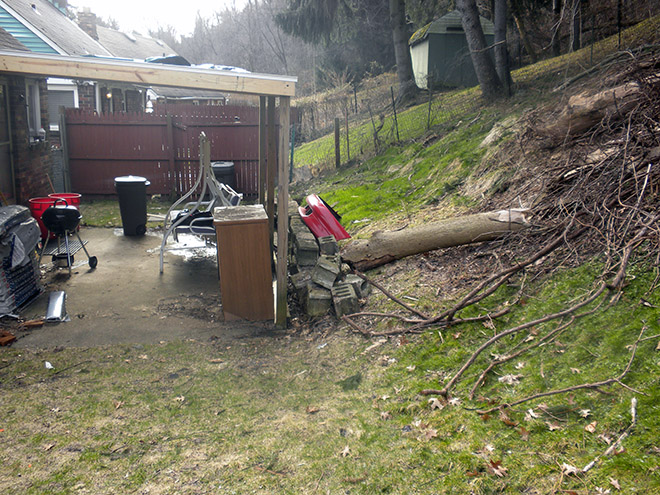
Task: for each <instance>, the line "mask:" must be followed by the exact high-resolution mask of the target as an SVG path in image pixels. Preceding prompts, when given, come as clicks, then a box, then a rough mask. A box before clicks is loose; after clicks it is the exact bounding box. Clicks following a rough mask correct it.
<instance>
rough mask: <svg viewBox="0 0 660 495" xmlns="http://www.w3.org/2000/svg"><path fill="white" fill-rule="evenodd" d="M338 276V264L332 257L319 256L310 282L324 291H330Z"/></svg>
mask: <svg viewBox="0 0 660 495" xmlns="http://www.w3.org/2000/svg"><path fill="white" fill-rule="evenodd" d="M338 276H339V263H338V262H337V260H336V259H335V258H334V257H331V256H321V257H320V258H319V259H318V260H317V261H316V266H314V270H313V271H312V281H314V282H315V283H317V284H319V285H320V286H321V287H325V288H326V289H332V286H333V285H335V281H336V280H337V277H338Z"/></svg>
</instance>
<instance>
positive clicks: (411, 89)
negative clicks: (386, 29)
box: [390, 0, 417, 102]
mask: <svg viewBox="0 0 660 495" xmlns="http://www.w3.org/2000/svg"><path fill="white" fill-rule="evenodd" d="M390 24H391V26H392V39H393V42H394V58H395V59H396V75H397V79H398V80H399V93H398V96H397V100H398V101H400V102H402V101H407V100H410V99H411V98H412V97H413V96H414V95H415V93H417V85H416V84H415V76H414V74H413V70H412V60H411V58H410V48H409V47H408V38H409V36H408V29H407V28H406V2H405V0H390Z"/></svg>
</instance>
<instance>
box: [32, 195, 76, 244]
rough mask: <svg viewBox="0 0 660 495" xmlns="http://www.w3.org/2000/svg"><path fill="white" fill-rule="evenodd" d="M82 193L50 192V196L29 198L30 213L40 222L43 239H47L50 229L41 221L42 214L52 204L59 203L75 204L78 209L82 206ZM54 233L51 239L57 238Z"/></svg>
mask: <svg viewBox="0 0 660 495" xmlns="http://www.w3.org/2000/svg"><path fill="white" fill-rule="evenodd" d="M80 198H81V195H80V194H78V193H53V194H49V195H48V197H47V198H46V197H40V198H32V199H29V200H28V206H29V207H30V213H32V216H33V217H34V218H35V219H36V220H37V223H38V224H39V230H41V239H45V238H46V236H47V235H48V229H47V228H46V226H45V225H44V223H43V222H42V221H41V215H43V213H44V211H46V209H47V208H50V207H51V206H53V205H55V204H58V205H64V204H65V203H66V204H67V205H72V206H75V207H76V208H77V209H79V208H78V207H79V206H80ZM55 237H57V236H55V235H54V234H51V235H50V239H55Z"/></svg>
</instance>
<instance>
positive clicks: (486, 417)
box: [481, 413, 490, 421]
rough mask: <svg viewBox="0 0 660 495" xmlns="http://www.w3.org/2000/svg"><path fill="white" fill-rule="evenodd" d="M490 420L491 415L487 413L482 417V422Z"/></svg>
mask: <svg viewBox="0 0 660 495" xmlns="http://www.w3.org/2000/svg"><path fill="white" fill-rule="evenodd" d="M489 419H490V414H488V413H486V414H482V415H481V420H482V421H488V420H489Z"/></svg>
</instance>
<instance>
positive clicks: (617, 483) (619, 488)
mask: <svg viewBox="0 0 660 495" xmlns="http://www.w3.org/2000/svg"><path fill="white" fill-rule="evenodd" d="M610 485H612V486H613V487H614V488H616V489H617V490H621V485H620V484H619V480H615V479H614V478H610Z"/></svg>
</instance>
